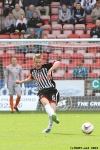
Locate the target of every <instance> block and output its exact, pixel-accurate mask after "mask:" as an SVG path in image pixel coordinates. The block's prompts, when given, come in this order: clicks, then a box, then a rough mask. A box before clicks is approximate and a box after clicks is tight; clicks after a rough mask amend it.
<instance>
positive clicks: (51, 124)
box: [48, 116, 53, 129]
mask: <svg viewBox="0 0 100 150" xmlns="http://www.w3.org/2000/svg"><path fill="white" fill-rule="evenodd" d="M52 127H53V120H52V117H51V116H49V125H48V128H49V129H52Z"/></svg>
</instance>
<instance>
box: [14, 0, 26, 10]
mask: <svg viewBox="0 0 100 150" xmlns="http://www.w3.org/2000/svg"><path fill="white" fill-rule="evenodd" d="M23 1H24V0H15V4H19V5H20V7H21V8H22V9H24V8H23Z"/></svg>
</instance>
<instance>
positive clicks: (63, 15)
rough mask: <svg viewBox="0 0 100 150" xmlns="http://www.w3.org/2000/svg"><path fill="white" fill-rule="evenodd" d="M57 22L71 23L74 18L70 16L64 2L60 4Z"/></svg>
mask: <svg viewBox="0 0 100 150" xmlns="http://www.w3.org/2000/svg"><path fill="white" fill-rule="evenodd" d="M58 23H59V24H65V23H68V24H73V23H74V19H73V18H72V16H71V11H70V9H68V8H67V6H66V5H65V4H63V5H62V8H61V9H59V20H58Z"/></svg>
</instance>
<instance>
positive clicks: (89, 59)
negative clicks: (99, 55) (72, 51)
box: [84, 53, 95, 64]
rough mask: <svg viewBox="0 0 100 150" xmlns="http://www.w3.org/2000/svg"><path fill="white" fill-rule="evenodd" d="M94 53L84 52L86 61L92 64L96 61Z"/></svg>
mask: <svg viewBox="0 0 100 150" xmlns="http://www.w3.org/2000/svg"><path fill="white" fill-rule="evenodd" d="M94 58H95V55H94V53H85V54H84V63H88V64H92V63H93V61H94Z"/></svg>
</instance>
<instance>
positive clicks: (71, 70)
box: [67, 63, 77, 73]
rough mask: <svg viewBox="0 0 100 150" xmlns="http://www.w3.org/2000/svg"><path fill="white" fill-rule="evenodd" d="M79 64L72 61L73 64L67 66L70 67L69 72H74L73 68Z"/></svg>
mask: <svg viewBox="0 0 100 150" xmlns="http://www.w3.org/2000/svg"><path fill="white" fill-rule="evenodd" d="M76 66H77V64H76V63H71V64H68V65H67V67H68V73H73V69H74V68H75V67H76Z"/></svg>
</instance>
